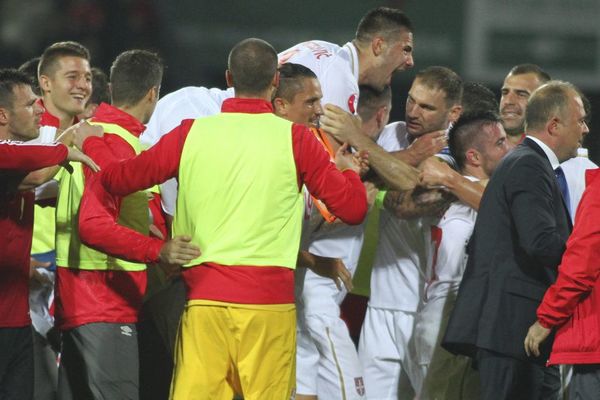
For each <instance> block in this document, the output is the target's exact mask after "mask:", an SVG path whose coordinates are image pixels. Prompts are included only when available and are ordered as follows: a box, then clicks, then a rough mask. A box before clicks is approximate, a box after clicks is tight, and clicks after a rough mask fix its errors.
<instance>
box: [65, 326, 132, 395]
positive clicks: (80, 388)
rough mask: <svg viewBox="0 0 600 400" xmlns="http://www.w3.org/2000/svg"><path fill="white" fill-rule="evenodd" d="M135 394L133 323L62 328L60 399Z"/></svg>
mask: <svg viewBox="0 0 600 400" xmlns="http://www.w3.org/2000/svg"><path fill="white" fill-rule="evenodd" d="M138 398H139V361H138V340H137V329H136V327H135V325H134V324H117V323H104V322H98V323H91V324H86V325H83V326H80V327H77V328H75V329H71V330H69V331H64V332H63V335H62V354H61V362H60V368H59V371H58V399H59V400H88V399H94V400H96V399H103V400H104V399H110V400H125V399H127V400H137V399H138Z"/></svg>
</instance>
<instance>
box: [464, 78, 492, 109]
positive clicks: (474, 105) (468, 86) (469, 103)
mask: <svg viewBox="0 0 600 400" xmlns="http://www.w3.org/2000/svg"><path fill="white" fill-rule="evenodd" d="M499 107H500V105H499V104H498V100H496V95H495V94H494V92H492V91H491V90H490V88H488V87H487V86H484V85H482V84H481V83H477V82H465V83H464V85H463V95H462V113H461V115H466V116H468V115H471V114H480V113H482V112H492V113H498V108H499Z"/></svg>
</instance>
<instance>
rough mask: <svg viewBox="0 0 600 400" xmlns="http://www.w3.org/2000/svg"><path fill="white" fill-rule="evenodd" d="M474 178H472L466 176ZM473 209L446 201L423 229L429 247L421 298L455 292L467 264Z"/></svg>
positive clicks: (442, 295)
mask: <svg viewBox="0 0 600 400" xmlns="http://www.w3.org/2000/svg"><path fill="white" fill-rule="evenodd" d="M467 178H468V179H470V180H473V181H475V180H476V179H475V178H471V177H468V176H467ZM476 218H477V211H475V210H474V209H473V208H471V207H469V206H467V205H466V204H464V203H461V202H454V203H452V204H451V205H450V207H449V208H448V210H446V212H445V213H444V215H443V216H442V217H441V218H440V219H439V220H437V221H432V222H433V223H432V224H431V225H429V226H428V227H425V229H429V232H427V231H425V234H426V235H427V233H429V238H430V243H429V244H430V247H429V255H428V261H427V266H428V267H427V272H426V274H427V283H426V287H425V293H424V300H425V301H430V300H431V299H432V298H433V297H445V296H447V295H448V293H450V292H454V293H455V292H457V291H458V286H459V285H460V281H461V280H462V276H463V273H464V271H465V267H466V265H467V244H468V243H469V240H470V239H471V235H472V233H473V227H474V226H475V219H476Z"/></svg>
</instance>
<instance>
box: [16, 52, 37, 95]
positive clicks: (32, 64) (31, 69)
mask: <svg viewBox="0 0 600 400" xmlns="http://www.w3.org/2000/svg"><path fill="white" fill-rule="evenodd" d="M39 63H40V57H34V58H32V59H29V60H27V61H25V62H24V63H23V64H21V66H20V67H19V71H21V72H24V73H26V74H27V76H29V79H31V90H33V93H35V94H36V95H37V96H41V95H42V91H41V90H40V83H39V81H38V65H39Z"/></svg>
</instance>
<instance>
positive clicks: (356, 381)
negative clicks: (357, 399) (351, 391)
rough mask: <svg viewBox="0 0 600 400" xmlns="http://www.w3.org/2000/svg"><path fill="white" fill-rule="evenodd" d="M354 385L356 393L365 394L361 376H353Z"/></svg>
mask: <svg viewBox="0 0 600 400" xmlns="http://www.w3.org/2000/svg"><path fill="white" fill-rule="evenodd" d="M354 386H356V393H358V395H359V396H364V395H365V383H364V381H363V378H362V376H359V377H358V378H354Z"/></svg>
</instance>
